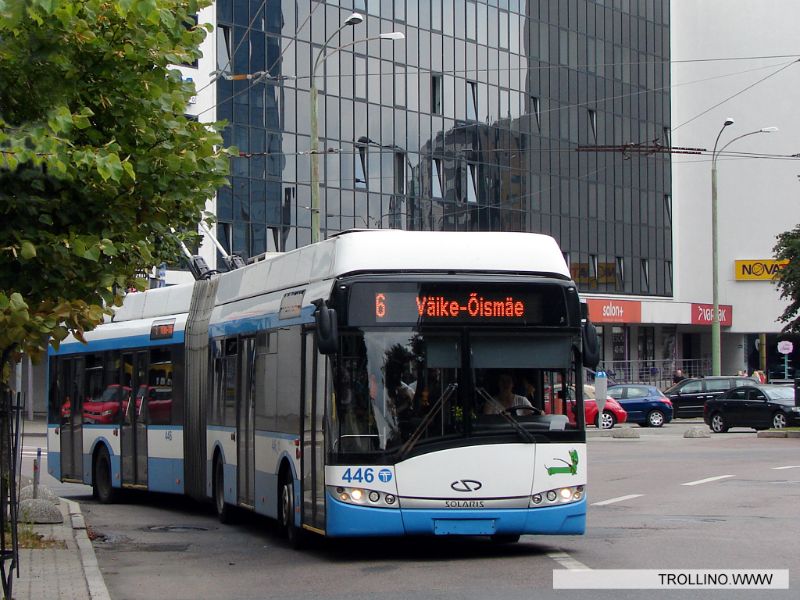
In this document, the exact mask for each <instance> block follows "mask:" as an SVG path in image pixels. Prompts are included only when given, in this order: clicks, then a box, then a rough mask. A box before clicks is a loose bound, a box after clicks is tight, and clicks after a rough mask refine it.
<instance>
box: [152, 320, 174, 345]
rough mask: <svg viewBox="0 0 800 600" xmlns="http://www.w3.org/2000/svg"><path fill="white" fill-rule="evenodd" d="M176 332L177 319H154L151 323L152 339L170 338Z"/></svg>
mask: <svg viewBox="0 0 800 600" xmlns="http://www.w3.org/2000/svg"><path fill="white" fill-rule="evenodd" d="M174 333H175V319H162V320H159V321H153V324H152V325H150V339H151V340H169V339H172V335H173V334H174Z"/></svg>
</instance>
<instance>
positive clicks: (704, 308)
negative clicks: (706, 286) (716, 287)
mask: <svg viewBox="0 0 800 600" xmlns="http://www.w3.org/2000/svg"><path fill="white" fill-rule="evenodd" d="M713 319H714V305H713V304H694V303H692V325H711V321H712V320H713ZM719 324H720V325H724V326H725V327H730V326H731V325H733V307H732V306H731V305H730V304H720V305H719Z"/></svg>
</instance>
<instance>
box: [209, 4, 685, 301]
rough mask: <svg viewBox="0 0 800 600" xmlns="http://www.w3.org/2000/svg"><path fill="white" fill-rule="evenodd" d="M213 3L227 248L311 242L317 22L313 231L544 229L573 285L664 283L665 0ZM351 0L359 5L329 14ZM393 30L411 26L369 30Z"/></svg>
mask: <svg viewBox="0 0 800 600" xmlns="http://www.w3.org/2000/svg"><path fill="white" fill-rule="evenodd" d="M215 6H216V25H217V28H216V30H215V32H214V33H213V34H212V35H214V36H215V38H216V55H217V56H216V61H217V69H218V70H219V71H221V72H222V73H223V77H221V78H220V79H218V80H217V81H216V83H214V86H215V87H216V103H217V105H216V109H217V118H218V119H220V120H222V119H225V120H227V121H228V122H229V126H228V127H227V129H226V132H225V138H226V142H227V143H228V144H231V145H235V146H236V147H238V149H239V150H240V152H241V153H242V157H240V158H235V159H232V166H231V178H230V181H231V186H230V187H229V188H226V189H224V190H222V191H221V192H220V194H219V196H218V199H217V217H218V220H219V224H218V234H219V237H220V240H221V241H222V243H223V244H225V245H226V246H227V247H230V248H232V249H233V250H234V251H236V252H238V253H240V254H242V255H244V256H245V257H249V256H254V255H257V254H260V253H262V252H265V251H276V250H277V251H282V250H291V249H293V248H296V247H298V246H302V245H305V244H308V243H310V241H311V185H310V184H311V164H310V163H311V161H310V154H309V150H310V147H311V138H310V122H311V106H310V76H311V73H312V69H313V65H314V62H315V60H316V59H317V58H318V57H319V54H320V52H322V51H323V46H324V45H325V43H326V40H329V41H328V43H327V47H326V49H325V54H324V55H323V57H324V60H323V61H322V62H321V63H320V66H319V68H317V70H316V80H315V81H316V86H317V88H318V90H319V100H318V110H317V113H318V117H319V138H320V143H319V148H320V150H321V151H322V152H323V154H322V155H321V156H320V181H321V203H320V223H321V237H322V238H324V237H326V236H328V235H331V234H333V233H335V232H338V231H342V230H345V229H349V228H380V227H383V228H387V227H392V228H403V229H425V230H494V231H532V232H540V233H547V234H550V235H553V236H554V237H555V238H556V239H557V240H558V242H559V243H560V245H561V247H562V249H563V251H564V252H565V254H566V255H567V258H568V261H569V263H570V266H571V269H572V272H573V276H574V278H575V280H576V281H577V282H578V284H579V287H580V288H581V289H582V290H583V291H585V292H597V293H599V294H618V295H631V294H632V295H645V296H670V295H671V294H672V268H671V264H672V262H671V256H672V233H671V227H672V225H671V193H670V186H671V183H670V156H669V153H668V152H665V151H664V150H665V149H667V148H668V147H669V144H670V139H669V138H670V95H669V85H670V82H669V72H670V69H669V54H670V51H669V2H668V0H594V1H593V0H541V1H534V0H530V1H527V2H526V1H524V0H474V1H473V0H466V1H459V0H406V1H402V0H396V1H391V0H360V1H359V0H340V1H339V2H335V1H328V2H316V1H313V0H296V1H295V0H292V1H288V0H284V1H281V0H217V2H216V5H215ZM352 12H358V13H361V14H362V15H363V16H364V20H363V22H362V23H360V24H357V25H354V26H344V28H343V29H342V30H341V32H339V33H337V30H338V29H340V27H342V26H343V24H344V23H345V21H346V20H347V18H348V17H349V15H350V14H351V13H352ZM395 31H396V32H402V33H403V34H404V35H405V39H404V40H396V41H391V40H379V39H374V38H376V37H377V36H378V35H379V34H381V33H387V32H395ZM367 38H369V40H368V41H364V40H365V39H367ZM342 46H343V47H342ZM337 48H338V50H337ZM262 72H263V73H265V75H264V76H262V77H261V78H260V79H259V78H258V74H260V73H262ZM248 74H249V75H251V76H253V77H251V78H250V79H246V78H242V79H237V78H238V77H239V76H242V75H248Z"/></svg>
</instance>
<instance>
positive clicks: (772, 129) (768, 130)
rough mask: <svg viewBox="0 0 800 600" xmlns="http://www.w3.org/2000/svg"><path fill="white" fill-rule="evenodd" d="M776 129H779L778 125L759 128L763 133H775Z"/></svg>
mask: <svg viewBox="0 0 800 600" xmlns="http://www.w3.org/2000/svg"><path fill="white" fill-rule="evenodd" d="M776 131H778V128H777V127H762V128H761V129H759V132H761V133H774V132H776Z"/></svg>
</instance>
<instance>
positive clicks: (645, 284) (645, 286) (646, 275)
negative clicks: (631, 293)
mask: <svg viewBox="0 0 800 600" xmlns="http://www.w3.org/2000/svg"><path fill="white" fill-rule="evenodd" d="M642 290H643V291H645V292H648V291H650V261H648V260H647V259H646V258H643V259H642Z"/></svg>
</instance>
